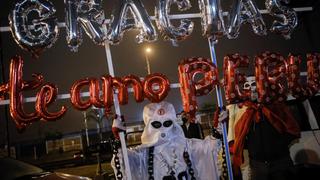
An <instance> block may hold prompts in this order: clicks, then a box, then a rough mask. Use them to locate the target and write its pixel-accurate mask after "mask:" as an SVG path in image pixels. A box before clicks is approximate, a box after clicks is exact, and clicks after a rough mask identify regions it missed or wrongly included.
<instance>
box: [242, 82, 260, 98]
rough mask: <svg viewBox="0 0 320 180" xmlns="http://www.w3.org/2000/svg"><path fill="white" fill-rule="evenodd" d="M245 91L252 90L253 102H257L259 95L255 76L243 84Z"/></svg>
mask: <svg viewBox="0 0 320 180" xmlns="http://www.w3.org/2000/svg"><path fill="white" fill-rule="evenodd" d="M243 89H244V90H251V100H253V101H254V100H257V98H258V93H257V84H256V78H255V76H249V77H247V81H246V82H245V83H244V84H243Z"/></svg>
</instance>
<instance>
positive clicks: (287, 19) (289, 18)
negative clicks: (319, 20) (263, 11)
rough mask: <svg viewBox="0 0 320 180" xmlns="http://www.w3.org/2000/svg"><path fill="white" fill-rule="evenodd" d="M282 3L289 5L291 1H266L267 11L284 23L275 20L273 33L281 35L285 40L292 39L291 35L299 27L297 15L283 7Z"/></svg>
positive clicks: (272, 28) (272, 27)
mask: <svg viewBox="0 0 320 180" xmlns="http://www.w3.org/2000/svg"><path fill="white" fill-rule="evenodd" d="M281 2H284V3H289V0H266V2H265V4H266V8H267V11H268V12H269V13H270V14H271V15H272V16H275V17H277V18H280V19H282V21H277V20H275V21H274V22H273V24H272V26H271V29H270V30H271V32H275V33H278V34H281V35H282V36H283V37H284V38H285V39H290V35H291V33H292V31H293V29H294V28H296V27H297V25H298V17H297V13H296V12H295V11H294V10H293V9H291V8H289V7H286V6H282V5H281Z"/></svg>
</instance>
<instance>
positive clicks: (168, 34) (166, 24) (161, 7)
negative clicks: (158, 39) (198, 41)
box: [155, 0, 194, 42]
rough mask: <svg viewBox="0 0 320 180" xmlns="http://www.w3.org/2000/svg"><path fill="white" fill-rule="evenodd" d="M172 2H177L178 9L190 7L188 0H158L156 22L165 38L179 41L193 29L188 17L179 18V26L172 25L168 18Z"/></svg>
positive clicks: (183, 9)
mask: <svg viewBox="0 0 320 180" xmlns="http://www.w3.org/2000/svg"><path fill="white" fill-rule="evenodd" d="M172 4H177V6H178V9H179V10H180V11H185V10H188V9H190V8H191V3H190V1H189V0H159V1H158V6H157V8H156V11H155V14H156V23H157V26H158V29H159V30H160V32H161V33H162V35H163V36H164V39H165V40H171V41H174V42H176V41H180V40H184V39H186V38H187V37H188V36H190V35H191V33H192V31H193V26H194V24H193V22H192V21H191V20H189V19H182V20H180V26H179V27H174V26H173V25H172V24H171V22H170V19H169V14H170V8H171V5H172Z"/></svg>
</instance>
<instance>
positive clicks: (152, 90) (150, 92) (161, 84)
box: [143, 73, 170, 103]
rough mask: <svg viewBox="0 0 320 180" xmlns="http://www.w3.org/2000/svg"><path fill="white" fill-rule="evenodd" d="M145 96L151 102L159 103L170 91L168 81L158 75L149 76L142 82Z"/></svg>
mask: <svg viewBox="0 0 320 180" xmlns="http://www.w3.org/2000/svg"><path fill="white" fill-rule="evenodd" d="M143 89H144V94H145V96H146V97H147V98H148V99H149V100H150V101H151V102H155V103H157V102H161V101H162V100H163V99H164V98H166V97H167V95H168V93H169V90H170V82H169V79H168V78H167V77H166V76H165V75H163V74H160V73H153V74H149V75H148V76H147V77H146V79H145V80H144V82H143Z"/></svg>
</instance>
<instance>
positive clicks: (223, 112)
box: [218, 109, 229, 123]
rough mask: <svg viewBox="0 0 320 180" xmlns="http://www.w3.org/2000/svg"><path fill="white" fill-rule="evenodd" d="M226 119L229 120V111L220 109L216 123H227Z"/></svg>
mask: <svg viewBox="0 0 320 180" xmlns="http://www.w3.org/2000/svg"><path fill="white" fill-rule="evenodd" d="M228 118H229V111H228V110H225V109H222V110H221V111H220V113H219V118H218V122H219V123H224V122H226V121H228Z"/></svg>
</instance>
